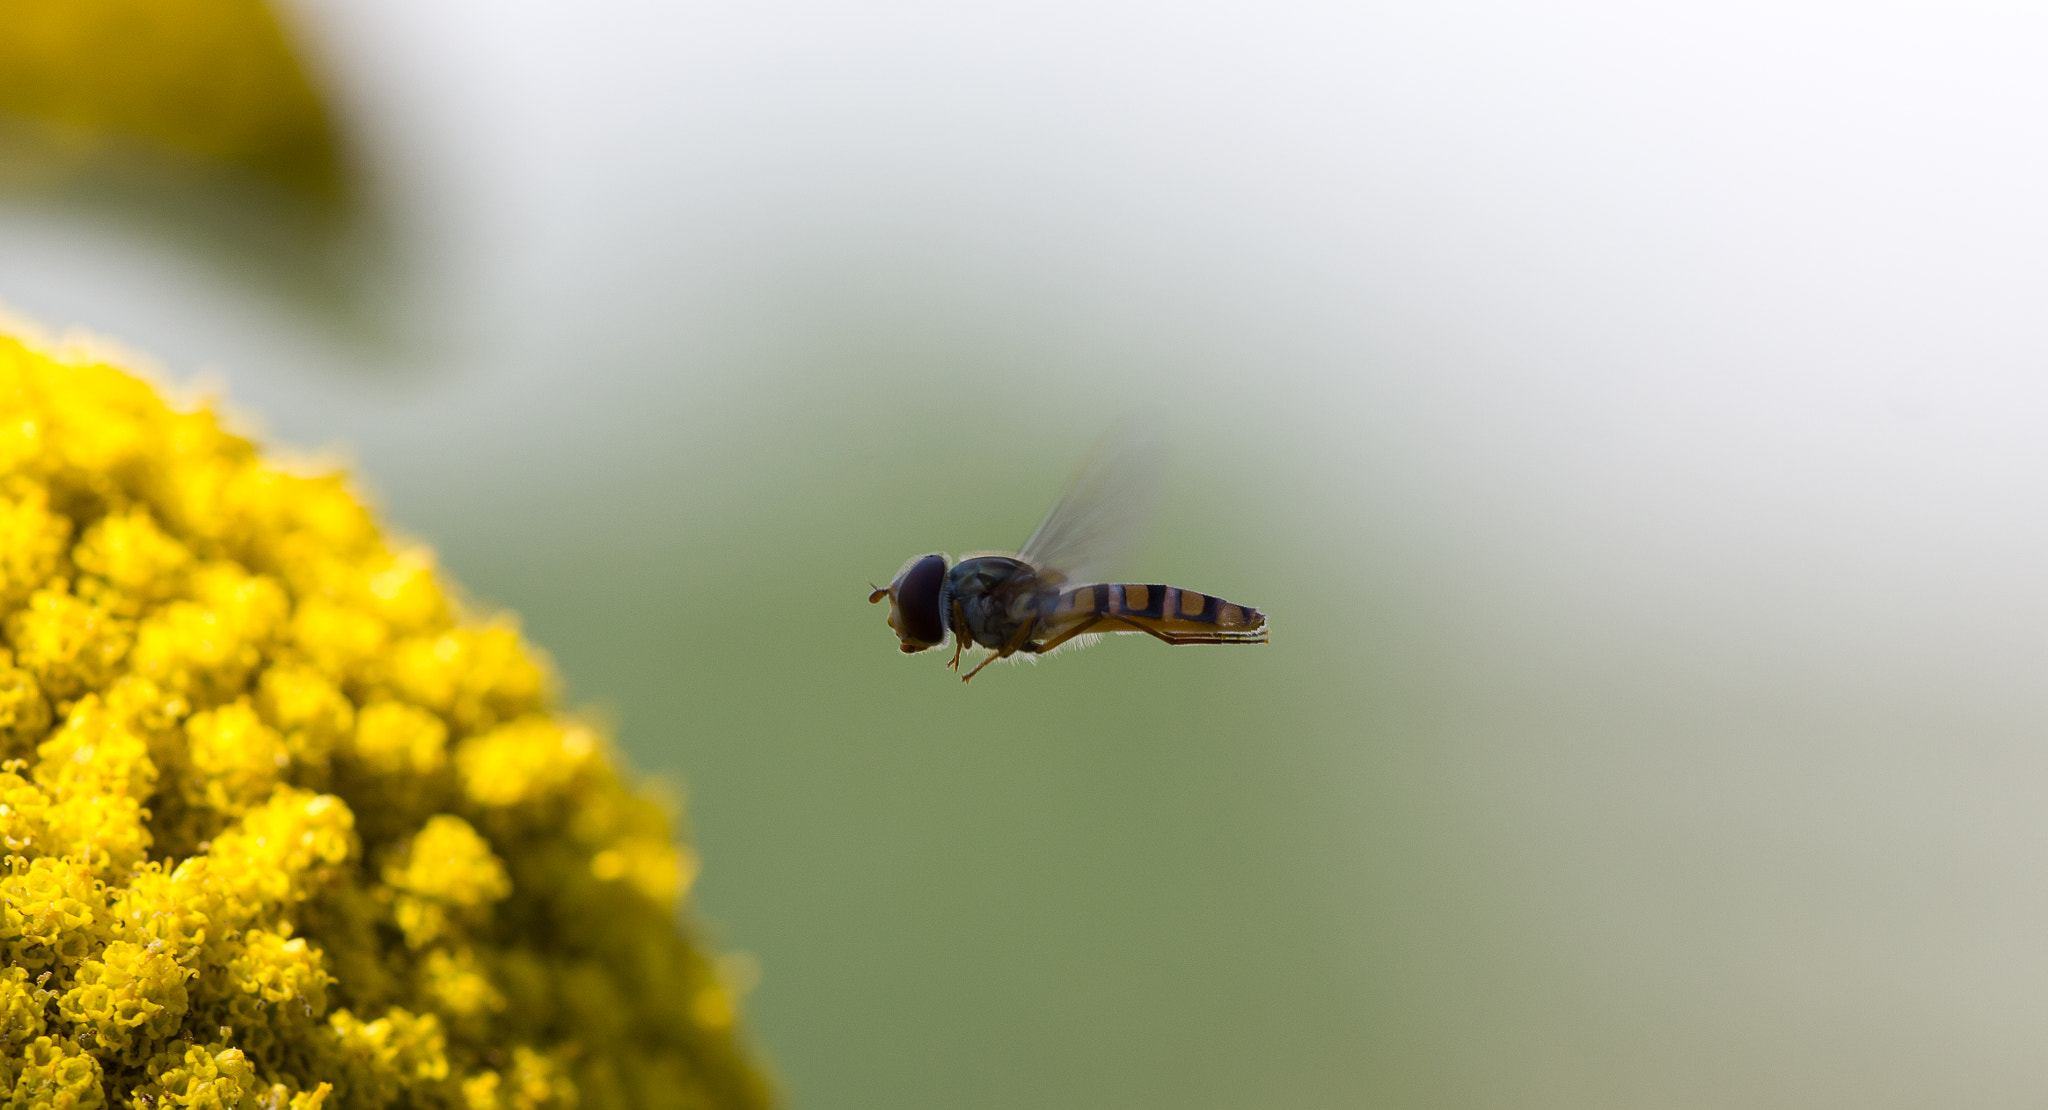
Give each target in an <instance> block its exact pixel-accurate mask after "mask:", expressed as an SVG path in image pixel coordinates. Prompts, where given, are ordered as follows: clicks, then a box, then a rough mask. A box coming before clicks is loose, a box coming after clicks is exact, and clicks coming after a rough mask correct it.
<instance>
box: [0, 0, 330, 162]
mask: <svg viewBox="0 0 2048 1110" xmlns="http://www.w3.org/2000/svg"><path fill="white" fill-rule="evenodd" d="M0 113H6V114H9V115H13V116H17V117H22V118H26V119H32V120H38V121H42V122H44V123H45V124H54V125H57V126H58V127H59V128H61V129H63V130H64V136H65V138H67V139H68V140H69V141H68V142H67V143H65V144H63V145H65V146H68V147H72V148H75V149H70V150H67V151H63V152H59V151H54V150H52V151H45V152H44V153H45V155H46V156H47V155H49V154H57V153H64V154H68V155H69V156H70V157H71V158H72V159H74V160H75V159H77V158H79V157H81V156H83V155H86V154H90V153H91V146H92V144H93V141H94V139H95V138H96V137H99V136H105V135H126V136H129V137H131V138H138V139H144V140H147V141H149V142H152V143H155V144H157V145H158V146H160V147H162V148H165V149H168V150H171V151H174V152H176V153H178V154H180V155H183V156H185V157H186V158H188V159H201V160H204V161H207V162H214V163H223V164H229V165H236V166H240V167H242V168H243V169H245V170H248V171H251V172H253V173H255V174H258V175H260V176H262V177H265V178H268V179H270V180H272V181H275V182H277V183H279V184H282V185H285V186H287V187H290V188H293V189H297V190H299V191H300V192H301V193H302V194H304V195H309V196H312V197H315V198H319V199H323V200H333V199H338V198H339V196H340V192H341V188H342V183H343V175H342V172H341V170H342V167H341V159H340V157H339V144H338V142H337V137H336V133H335V128H334V126H333V124H332V122H331V120H330V119H329V116H328V113H327V110H326V108H325V107H324V106H323V105H322V103H321V101H320V98H319V97H318V96H317V95H316V93H315V91H314V89H313V86H312V83H311V82H310V81H308V80H307V77H306V70H305V68H304V67H303V66H302V65H301V64H300V63H299V61H298V59H297V57H296V56H295V55H294V53H293V51H292V49H291V46H290V44H289V42H288V41H287V37H286V35H285V34H284V30H283V29H282V28H281V27H280V26H279V24H278V20H277V16H276V14H275V13H274V12H273V11H272V10H271V5H269V4H268V3H265V2H264V0H177V2H175V3H164V2H162V0H62V2H53V0H0ZM0 176H5V175H0Z"/></svg>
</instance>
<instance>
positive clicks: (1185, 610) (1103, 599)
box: [1047, 582, 1266, 644]
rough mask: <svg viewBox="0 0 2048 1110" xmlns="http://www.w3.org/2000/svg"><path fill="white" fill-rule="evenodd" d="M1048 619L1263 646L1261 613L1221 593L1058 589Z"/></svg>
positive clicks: (1064, 624) (1084, 628) (1092, 628)
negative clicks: (1220, 594) (1219, 594)
mask: <svg viewBox="0 0 2048 1110" xmlns="http://www.w3.org/2000/svg"><path fill="white" fill-rule="evenodd" d="M1047 623H1048V624H1049V625H1050V626H1051V627H1052V628H1053V629H1056V630H1060V631H1069V630H1071V631H1072V632H1144V633H1147V634H1149V635H1151V636H1155V637H1157V638H1159V639H1161V640H1165V641H1166V642H1167V643H1169V644H1263V643H1265V642H1266V615H1265V614H1264V613H1261V612H1259V611H1258V610H1257V609H1254V608H1252V607H1251V606H1249V605H1238V604H1235V603H1233V602H1229V601H1225V600H1223V599H1222V598H1220V597H1213V596H1211V595H1209V594H1204V593H1197V592H1195V591H1194V590H1183V589H1181V588H1180V587H1178V586H1160V585H1155V584H1151V583H1146V584H1143V585H1140V584H1138V583H1134V582H1112V583H1097V584H1095V585H1089V586H1072V587H1069V588H1067V589H1065V590H1062V591H1061V592H1060V595H1059V600H1058V602H1056V603H1055V604H1054V606H1053V610H1052V612H1051V613H1050V614H1049V620H1048V621H1047Z"/></svg>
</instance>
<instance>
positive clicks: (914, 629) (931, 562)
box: [893, 555, 946, 646]
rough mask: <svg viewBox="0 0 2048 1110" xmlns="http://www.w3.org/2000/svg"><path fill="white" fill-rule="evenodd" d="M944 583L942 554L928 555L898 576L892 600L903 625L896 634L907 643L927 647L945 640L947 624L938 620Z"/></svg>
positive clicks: (944, 568)
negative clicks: (941, 590) (940, 594)
mask: <svg viewBox="0 0 2048 1110" xmlns="http://www.w3.org/2000/svg"><path fill="white" fill-rule="evenodd" d="M945 584H946V557H945V556H944V555H927V556H925V557H924V558H922V559H919V560H918V561H916V562H914V563H912V564H910V566H909V567H907V568H905V570H904V571H903V573H902V574H900V575H898V576H897V578H896V589H895V597H894V599H893V600H894V601H895V603H896V616H897V617H898V618H899V619H900V620H901V621H902V623H901V624H900V625H898V626H897V628H896V632H897V634H898V635H900V636H902V637H903V640H904V642H905V643H906V644H908V643H910V642H911V641H913V640H914V641H917V642H919V643H922V644H925V645H926V646H930V645H932V644H937V643H942V642H944V640H945V639H946V622H945V621H943V620H941V619H940V617H939V590H940V588H941V587H943V586H944V585H945Z"/></svg>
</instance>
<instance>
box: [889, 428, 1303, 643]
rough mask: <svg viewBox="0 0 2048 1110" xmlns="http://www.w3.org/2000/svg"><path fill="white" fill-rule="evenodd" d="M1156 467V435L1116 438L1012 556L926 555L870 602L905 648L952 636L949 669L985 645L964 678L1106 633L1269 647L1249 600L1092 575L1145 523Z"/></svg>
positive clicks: (1157, 474) (1097, 454) (1100, 450)
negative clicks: (880, 608)
mask: <svg viewBox="0 0 2048 1110" xmlns="http://www.w3.org/2000/svg"><path fill="white" fill-rule="evenodd" d="M1160 470H1161V465H1160V453H1159V451H1158V449H1157V445H1156V444H1155V443H1153V442H1152V441H1150V440H1145V439H1142V438H1138V437H1130V436H1112V437H1110V438H1109V439H1107V440H1105V441H1104V442H1103V443H1102V444H1101V445H1100V446H1098V447H1097V448H1096V449H1095V452H1094V453H1093V454H1092V455H1091V456H1090V457H1089V459H1088V461H1087V462H1086V463H1084V464H1083V465H1082V467H1081V469H1080V471H1079V473H1077V474H1076V475H1075V476H1074V480H1073V481H1072V482H1071V483H1069V484H1068V486H1067V490H1066V493H1065V494H1064V495H1062V496H1061V497H1060V500H1059V502H1058V503H1057V504H1055V505H1054V506H1053V509H1052V511H1051V512H1050V513H1048V514H1046V517H1045V520H1044V521H1043V522H1042V523H1041V524H1039V526H1038V530H1037V531H1035V532H1033V533H1032V534H1031V538H1030V539H1028V540H1026V541H1024V546H1023V548H1022V549H1021V550H1019V551H1018V553H1017V554H1016V555H1004V554H999V553H993V552H985V553H975V554H971V555H968V556H966V557H963V558H962V559H961V560H960V562H959V563H957V564H951V565H949V564H948V562H947V559H946V556H944V555H942V554H932V555H922V556H918V557H917V558H913V559H912V560H910V561H909V562H908V563H905V564H904V565H903V569H902V570H901V571H899V572H897V575H896V578H895V580H894V581H892V582H890V583H889V585H887V586H884V587H882V588H880V589H877V590H875V591H874V592H873V593H872V594H869V595H868V600H869V601H871V602H879V601H881V600H882V599H884V598H887V599H888V601H889V627H890V628H891V629H893V630H895V632H896V636H897V638H898V639H899V640H901V641H902V649H903V651H905V652H909V653H915V652H920V651H927V650H930V649H931V648H935V647H939V646H941V645H943V644H944V643H945V642H946V638H947V636H948V635H950V636H951V637H952V638H953V641H954V647H953V659H952V662H951V663H949V664H948V666H950V667H952V668H953V669H954V670H956V671H957V670H959V669H960V654H961V652H962V651H964V650H966V649H967V648H969V647H977V648H983V649H986V650H987V651H988V652H989V653H990V654H989V656H988V658H986V659H984V660H982V661H981V664H980V666H977V667H975V668H974V669H973V670H972V671H969V672H967V673H966V674H964V675H962V676H961V681H963V682H964V681H967V680H969V679H972V678H973V677H974V676H975V675H977V674H980V673H981V670H982V668H983V667H986V666H988V665H989V664H990V663H993V662H995V661H996V660H998V659H1006V658H1008V657H1010V656H1012V655H1017V654H1024V655H1043V654H1045V653H1047V652H1051V651H1056V650H1058V649H1059V648H1061V647H1062V646H1065V645H1067V644H1072V643H1085V642H1087V641H1089V640H1092V639H1093V638H1094V637H1096V636H1099V635H1101V634H1103V633H1109V632H1127V633H1144V634H1146V635H1149V636H1151V637H1153V638H1154V639H1158V640H1162V641H1164V642H1166V643H1168V644H1176V645H1178V644H1263V643H1265V642H1266V618H1265V615H1264V614H1262V613H1260V612H1259V611H1258V610H1257V609H1254V608H1252V607H1250V606H1248V605H1238V604H1235V603H1233V602H1228V601H1225V600H1223V599H1222V598H1219V597H1215V596H1213V595H1210V594H1204V593H1198V592H1196V591H1194V590H1188V589H1182V588H1180V587H1178V586H1163V585H1159V584H1156V583H1142V584H1141V583H1135V582H1101V581H1096V579H1097V578H1098V577H1099V576H1100V575H1102V574H1103V573H1105V572H1106V570H1107V568H1108V567H1109V566H1110V565H1112V564H1113V563H1114V561H1115V560H1116V559H1117V558H1118V557H1119V556H1120V555H1121V554H1122V553H1123V552H1124V550H1125V549H1126V548H1127V547H1128V546H1129V544H1130V541H1131V540H1132V539H1133V538H1135V536H1136V535H1137V533H1138V531H1139V529H1140V528H1141V527H1142V525H1143V524H1144V521H1145V519H1146V517H1147V515H1148V512H1147V510H1148V509H1149V507H1150V505H1151V502H1152V495H1153V493H1154V491H1155V490H1156V489H1157V487H1158V482H1159V477H1160Z"/></svg>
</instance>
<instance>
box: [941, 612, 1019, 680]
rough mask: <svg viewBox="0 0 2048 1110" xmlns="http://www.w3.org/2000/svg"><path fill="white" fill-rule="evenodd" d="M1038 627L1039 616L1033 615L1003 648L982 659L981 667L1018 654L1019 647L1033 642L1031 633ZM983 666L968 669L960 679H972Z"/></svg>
mask: <svg viewBox="0 0 2048 1110" xmlns="http://www.w3.org/2000/svg"><path fill="white" fill-rule="evenodd" d="M1037 629H1038V618H1036V617H1033V618H1032V619H1030V620H1028V621H1025V622H1024V623H1023V624H1021V625H1019V626H1018V627H1017V631H1016V632H1015V633H1014V634H1012V635H1011V636H1010V638H1009V640H1008V641H1007V642H1005V643H1004V644H1003V647H1002V650H1000V651H998V652H996V653H995V654H994V655H991V656H989V657H988V658H986V659H984V660H982V661H981V667H986V666H988V665H989V664H990V663H993V662H995V661H996V660H998V659H1008V658H1009V657H1010V656H1012V655H1015V654H1017V649H1018V648H1020V647H1023V646H1024V645H1025V644H1028V643H1030V642H1031V633H1032V632H1034V631H1036V630H1037ZM981 667H976V668H974V669H973V670H971V671H968V672H967V673H966V674H964V675H961V676H960V681H962V682H966V681H968V680H970V679H972V678H973V677H974V676H975V675H978V674H980V673H981Z"/></svg>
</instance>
